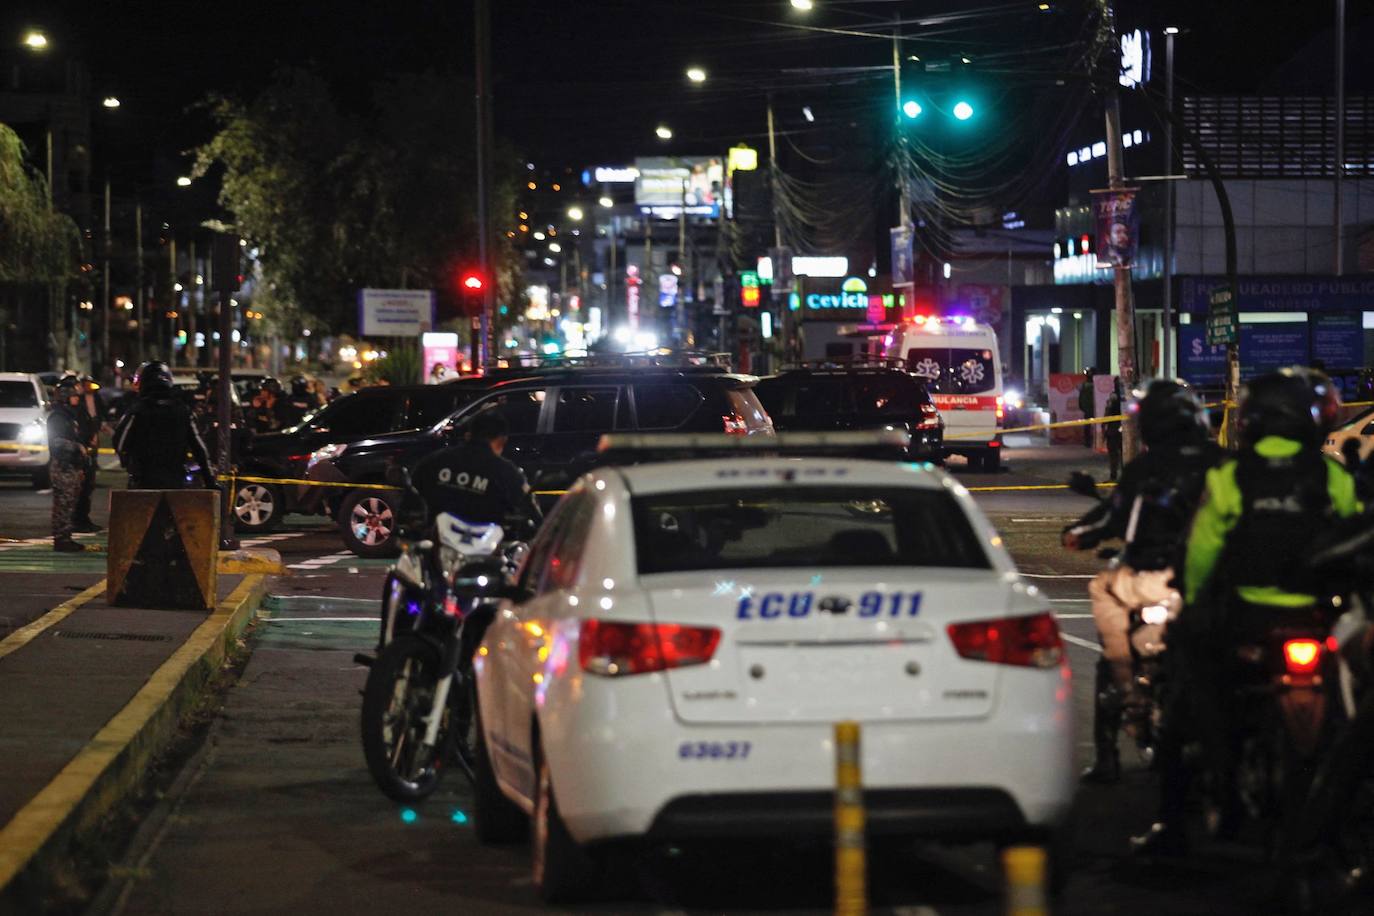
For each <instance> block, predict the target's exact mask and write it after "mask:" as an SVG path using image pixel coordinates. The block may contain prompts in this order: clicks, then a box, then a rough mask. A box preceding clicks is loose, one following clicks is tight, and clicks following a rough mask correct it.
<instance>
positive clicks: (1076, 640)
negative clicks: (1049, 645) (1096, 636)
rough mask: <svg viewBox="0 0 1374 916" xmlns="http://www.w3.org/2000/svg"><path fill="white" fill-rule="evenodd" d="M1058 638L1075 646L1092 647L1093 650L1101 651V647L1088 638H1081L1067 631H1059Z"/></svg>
mask: <svg viewBox="0 0 1374 916" xmlns="http://www.w3.org/2000/svg"><path fill="white" fill-rule="evenodd" d="M1059 638H1060V639H1062V640H1064V642H1070V643H1073V644H1074V645H1075V646H1082V647H1083V648H1084V649H1092V650H1093V651H1094V652H1101V651H1102V647H1101V646H1099V645H1098V644H1097V643H1095V642H1093V641H1092V640H1090V639H1083V638H1081V637H1078V636H1073V635H1072V634H1069V633H1060V634H1059Z"/></svg>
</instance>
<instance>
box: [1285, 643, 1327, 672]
mask: <svg viewBox="0 0 1374 916" xmlns="http://www.w3.org/2000/svg"><path fill="white" fill-rule="evenodd" d="M1321 660H1322V644H1321V643H1320V642H1319V641H1318V640H1315V639H1288V640H1285V641H1284V643H1283V662H1284V664H1285V665H1287V666H1288V673H1289V674H1315V673H1316V671H1317V666H1318V665H1320V664H1321Z"/></svg>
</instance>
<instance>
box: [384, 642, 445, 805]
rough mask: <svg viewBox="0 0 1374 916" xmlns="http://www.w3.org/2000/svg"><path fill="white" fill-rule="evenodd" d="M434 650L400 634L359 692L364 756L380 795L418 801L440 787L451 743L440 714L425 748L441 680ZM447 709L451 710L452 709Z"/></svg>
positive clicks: (400, 800)
mask: <svg viewBox="0 0 1374 916" xmlns="http://www.w3.org/2000/svg"><path fill="white" fill-rule="evenodd" d="M439 667H440V660H439V653H438V651H437V650H436V649H435V648H434V647H433V646H431V645H430V644H429V643H427V642H425V641H424V640H422V639H418V638H416V637H413V636H400V637H397V638H396V639H393V640H392V641H391V643H390V644H389V645H388V646H387V647H386V648H385V649H383V650H382V652H381V654H379V655H378V656H377V660H376V661H375V662H373V664H372V667H371V670H370V671H369V672H368V675H367V685H366V687H364V688H363V710H362V733H363V756H364V757H365V758H366V760H367V770H368V772H369V773H370V774H371V775H372V779H373V781H374V782H376V783H377V788H379V789H381V790H382V792H383V794H385V795H386V796H387V797H388V798H391V799H393V800H395V801H398V802H417V801H421V800H423V799H425V798H427V797H428V796H429V795H430V794H431V793H433V792H434V790H435V789H436V788H438V786H439V779H440V777H441V775H442V773H443V767H444V762H445V759H446V757H447V756H448V755H447V750H448V747H447V745H448V744H449V741H450V735H449V731H450V729H449V727H448V724H449V717H450V714H451V713H450V711H449V710H448V709H446V710H445V711H444V714H443V715H444V718H443V721H442V723H441V724H440V727H439V736H438V740H437V741H436V743H435V745H434V746H429V745H426V744H424V735H425V718H426V717H427V716H428V715H429V711H430V709H431V708H432V704H433V702H434V695H435V689H436V687H437V686H438V683H439V678H440V672H439ZM450 708H451V707H450Z"/></svg>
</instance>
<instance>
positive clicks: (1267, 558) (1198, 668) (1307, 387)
mask: <svg viewBox="0 0 1374 916" xmlns="http://www.w3.org/2000/svg"><path fill="white" fill-rule="evenodd" d="M1339 410H1340V396H1339V394H1338V392H1337V391H1336V388H1335V386H1334V385H1333V384H1332V383H1331V380H1330V379H1328V378H1327V377H1326V376H1325V375H1324V374H1322V373H1321V372H1318V371H1316V370H1313V369H1306V368H1300V367H1294V368H1290V369H1282V370H1279V371H1277V372H1271V373H1269V374H1267V375H1264V376H1261V377H1259V378H1257V379H1255V380H1254V381H1252V382H1251V383H1250V384H1249V385H1248V386H1246V388H1245V390H1244V391H1243V392H1242V394H1241V403H1240V438H1241V443H1240V445H1241V448H1240V451H1239V453H1238V454H1237V455H1236V456H1235V457H1234V458H1231V459H1229V460H1228V461H1226V462H1225V463H1223V464H1222V465H1220V466H1219V467H1216V468H1213V469H1212V470H1210V471H1208V472H1207V481H1206V486H1205V488H1204V491H1203V497H1202V502H1201V505H1200V506H1199V508H1198V512H1197V515H1196V517H1195V518H1194V520H1193V524H1192V527H1191V530H1190V532H1189V535H1188V541H1187V553H1186V560H1185V563H1184V574H1183V585H1184V599H1185V609H1184V612H1183V614H1182V615H1180V617H1179V619H1178V621H1177V622H1176V623H1175V624H1174V626H1173V627H1171V629H1170V654H1171V661H1170V689H1171V694H1172V697H1171V700H1172V702H1171V703H1170V706H1169V709H1168V710H1167V711H1166V714H1165V720H1166V722H1172V723H1173V726H1172V727H1170V728H1166V737H1169V740H1167V741H1166V742H1165V745H1164V746H1162V747H1161V765H1162V768H1163V771H1164V772H1163V779H1162V782H1161V799H1160V819H1159V821H1158V822H1157V823H1156V824H1154V825H1153V826H1152V827H1151V828H1150V831H1149V832H1148V833H1147V834H1145V835H1144V836H1142V837H1138V838H1137V839H1136V840H1135V841H1134V843H1135V846H1136V849H1137V850H1138V851H1143V852H1175V853H1177V852H1183V851H1186V848H1187V843H1186V839H1185V836H1184V831H1183V827H1182V816H1183V810H1184V806H1185V804H1186V801H1187V789H1188V778H1187V771H1186V769H1185V767H1184V766H1183V763H1182V749H1181V746H1182V743H1183V740H1184V739H1183V738H1182V737H1181V733H1182V732H1184V731H1185V730H1191V732H1192V733H1193V734H1195V735H1196V736H1197V737H1198V738H1200V739H1201V740H1202V742H1203V746H1204V751H1205V752H1206V756H1207V765H1208V767H1209V768H1210V770H1211V771H1212V773H1213V774H1214V776H1215V777H1216V779H1215V782H1216V784H1217V785H1219V786H1223V787H1226V788H1227V789H1231V788H1233V786H1234V779H1233V778H1232V773H1233V766H1234V764H1233V760H1232V757H1233V754H1232V751H1231V728H1230V723H1231V718H1230V717H1229V716H1228V715H1227V704H1228V702H1229V701H1230V697H1231V694H1230V691H1229V690H1228V686H1227V680H1228V678H1227V675H1228V674H1229V673H1230V671H1231V668H1230V665H1232V664H1234V662H1233V661H1232V660H1231V659H1232V655H1231V653H1229V652H1228V651H1227V647H1230V646H1234V645H1236V644H1238V643H1240V642H1242V641H1244V640H1248V639H1251V638H1255V637H1260V638H1262V637H1264V636H1265V635H1267V634H1268V632H1269V631H1270V630H1271V629H1272V628H1273V627H1274V626H1275V625H1276V624H1277V623H1281V622H1282V621H1283V620H1284V619H1285V618H1286V617H1287V616H1288V615H1290V614H1298V615H1301V614H1304V613H1308V612H1310V611H1311V610H1312V609H1313V608H1314V607H1315V606H1316V603H1317V595H1316V592H1317V591H1318V590H1319V589H1318V588H1317V584H1316V583H1315V582H1313V581H1312V580H1311V575H1310V573H1308V572H1307V570H1306V568H1305V563H1304V559H1303V557H1304V555H1305V554H1307V553H1308V551H1309V549H1310V548H1311V547H1312V545H1313V544H1314V543H1315V542H1316V541H1317V539H1318V537H1319V535H1320V534H1321V533H1322V531H1323V529H1324V528H1326V527H1327V526H1328V525H1330V523H1331V522H1332V521H1333V520H1335V519H1339V518H1349V517H1351V516H1354V515H1356V514H1357V513H1359V512H1360V511H1361V506H1360V503H1359V500H1358V499H1357V497H1356V493H1355V480H1354V478H1353V477H1351V475H1350V473H1349V472H1347V471H1346V470H1345V468H1343V467H1342V466H1341V465H1340V463H1339V462H1337V461H1335V460H1334V459H1332V458H1329V457H1327V456H1326V455H1324V454H1323V453H1322V444H1323V443H1324V442H1325V439H1326V434H1327V432H1328V431H1329V430H1330V429H1332V428H1333V426H1334V425H1335V422H1336V419H1337V415H1338V413H1339ZM1219 801H1220V803H1221V805H1222V811H1221V815H1222V817H1221V825H1220V828H1219V833H1221V834H1223V835H1225V834H1227V833H1231V832H1233V831H1234V829H1235V828H1236V827H1237V826H1238V820H1239V801H1238V799H1237V798H1236V797H1234V795H1232V796H1230V797H1226V798H1221V799H1219Z"/></svg>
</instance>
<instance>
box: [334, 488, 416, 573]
mask: <svg viewBox="0 0 1374 916" xmlns="http://www.w3.org/2000/svg"><path fill="white" fill-rule="evenodd" d="M397 508H398V506H397V504H396V499H395V497H394V496H392V495H391V494H390V493H389V492H388V491H386V490H355V491H353V492H352V493H350V494H348V496H347V498H345V499H344V501H343V505H341V506H340V507H339V529H340V531H341V532H342V533H343V540H344V546H345V547H347V548H348V549H349V550H351V551H353V552H354V553H356V554H357V555H358V556H360V557H394V556H397V555H398V554H399V553H400V552H401V551H400V545H399V544H397V542H396V526H397V518H396V510H397Z"/></svg>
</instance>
